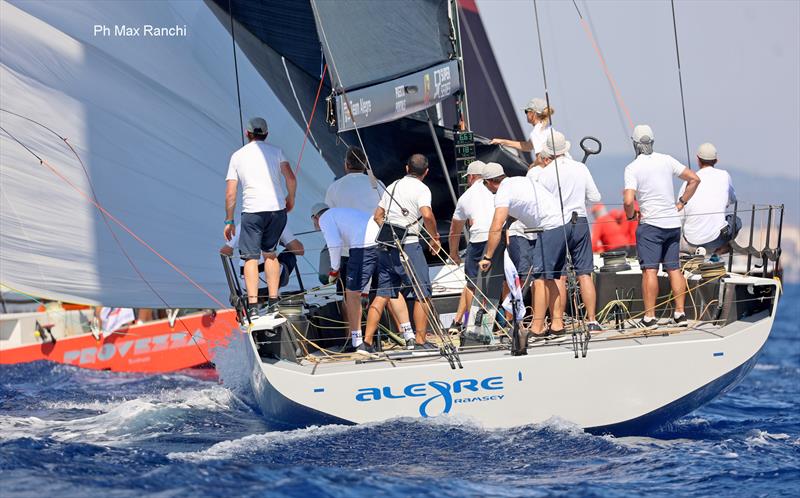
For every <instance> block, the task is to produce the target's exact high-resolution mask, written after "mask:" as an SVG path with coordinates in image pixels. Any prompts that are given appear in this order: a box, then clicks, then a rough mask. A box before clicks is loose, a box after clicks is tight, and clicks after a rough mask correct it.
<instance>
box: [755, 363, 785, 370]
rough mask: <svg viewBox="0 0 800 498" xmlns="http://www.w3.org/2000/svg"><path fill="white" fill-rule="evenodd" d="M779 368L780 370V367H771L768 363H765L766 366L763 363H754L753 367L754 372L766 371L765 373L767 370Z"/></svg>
mask: <svg viewBox="0 0 800 498" xmlns="http://www.w3.org/2000/svg"><path fill="white" fill-rule="evenodd" d="M780 368H781V367H780V365H771V364H769V363H766V364H764V363H756V366H755V367H754V369H755V370H767V371H769V370H778V369H780Z"/></svg>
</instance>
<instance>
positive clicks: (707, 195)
mask: <svg viewBox="0 0 800 498" xmlns="http://www.w3.org/2000/svg"><path fill="white" fill-rule="evenodd" d="M716 164H717V149H716V147H714V145H713V144H710V143H704V144H702V145H701V146H700V147H699V148H698V149H697V165H698V166H699V167H700V169H699V170H698V171H697V176H698V177H700V180H701V183H700V185H699V186H698V187H697V191H696V192H695V195H694V198H693V199H694V200H693V201H692V203H691V204H687V205H686V207H685V208H684V209H683V238H684V239H685V240H686V242H688V243H689V245H691V246H695V247H702V248H704V249H705V250H706V252H707V253H712V252H715V253H717V254H721V253H723V252H726V251H727V249H728V247H729V245H728V244H729V242H730V241H731V240H733V239H734V238H735V237H736V234H737V233H738V231H739V228H741V224H738V225H737V222H736V220H734V219H733V218H734V217H733V215H728V216H726V215H725V210H726V208H727V207H728V206H730V205H731V204H733V203H734V202H736V191H735V190H734V189H733V182H732V181H731V175H729V174H728V172H727V171H725V170H724V169H719V168H716V167H715V165H716ZM687 186H688V184H687V183H684V184H683V185H682V186H681V189H680V191H679V195H681V196H682V195H684V193H685V191H686V187H687Z"/></svg>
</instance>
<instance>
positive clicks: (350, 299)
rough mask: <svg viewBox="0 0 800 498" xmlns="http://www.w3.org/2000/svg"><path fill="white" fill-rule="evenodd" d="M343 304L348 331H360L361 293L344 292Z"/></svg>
mask: <svg viewBox="0 0 800 498" xmlns="http://www.w3.org/2000/svg"><path fill="white" fill-rule="evenodd" d="M344 304H345V308H346V309H347V323H348V324H349V325H350V331H351V332H352V331H354V330H361V292H359V291H350V290H349V291H345V293H344Z"/></svg>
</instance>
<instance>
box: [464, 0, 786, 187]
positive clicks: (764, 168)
mask: <svg viewBox="0 0 800 498" xmlns="http://www.w3.org/2000/svg"><path fill="white" fill-rule="evenodd" d="M576 3H577V6H578V8H579V9H580V10H581V12H582V14H583V16H584V18H585V19H586V20H587V21H588V22H589V23H590V25H591V26H592V31H593V33H594V36H595V39H596V40H597V42H598V44H599V47H600V50H601V51H602V53H603V55H604V58H605V61H606V64H607V66H608V68H609V71H610V72H611V74H612V76H613V78H614V80H615V81H616V84H617V86H618V88H619V92H620V94H621V97H622V99H623V100H624V103H625V105H626V106H627V108H628V109H629V111H630V114H631V118H632V120H633V121H634V122H635V123H637V124H638V123H647V124H650V125H651V126H652V128H653V131H654V134H655V138H656V143H655V148H656V150H657V151H659V152H665V153H669V154H672V155H673V156H675V157H676V158H678V159H680V160H681V161H682V162H684V163H686V162H687V154H686V145H685V140H684V127H683V117H682V112H681V97H680V87H679V80H678V66H677V61H676V51H675V38H674V35H673V24H672V11H671V7H670V2H669V1H667V0H648V1H641V0H640V1H634V0H629V1H613V0H592V1H586V0H577V2H576ZM477 4H478V8H479V10H480V13H481V17H482V19H483V22H484V26H485V28H486V31H487V34H488V37H489V41H490V43H491V44H492V48H493V50H494V53H495V57H496V58H497V61H498V64H499V66H500V68H501V72H502V73H503V77H504V80H505V83H506V87H507V88H508V91H509V94H510V96H511V100H512V102H513V103H514V105H515V106H519V107H521V106H523V105H524V104H525V103H526V102H527V101H528V100H529V99H530V98H532V97H536V96H544V84H543V78H542V66H541V61H540V57H539V47H538V44H537V39H536V21H535V17H534V5H533V1H532V0H478V2H477ZM538 8H539V21H540V25H541V28H542V44H543V51H544V59H545V61H544V63H545V71H546V74H547V80H548V87H549V88H548V90H549V93H550V99H551V103H552V106H553V107H554V108H555V110H556V113H555V115H554V117H553V125H554V126H555V128H556V129H559V130H561V131H563V132H564V133H565V134H566V135H567V138H568V139H570V140H571V141H572V142H573V143H574V144H575V143H576V142H577V140H578V139H579V138H580V137H582V136H584V135H594V136H597V137H598V138H600V139H601V141H602V142H603V147H604V154H608V155H610V156H614V155H620V156H624V157H627V158H629V157H630V156H631V145H630V139H629V138H628V137H630V129H629V126H628V124H627V118H625V117H624V113H622V112H620V111H619V110H618V106H617V103H616V101H615V98H614V92H613V91H612V88H611V86H610V85H609V83H608V81H607V79H606V76H605V74H604V72H603V69H602V65H601V63H600V59H599V57H598V56H597V54H596V52H595V50H594V48H593V47H592V44H591V41H590V39H589V37H588V36H587V34H586V32H585V31H584V28H583V27H582V25H581V23H580V21H579V17H578V13H577V11H576V9H575V6H574V5H573V2H571V1H567V0H539V4H538ZM675 13H676V25H677V32H678V42H679V50H680V58H681V74H682V76H683V87H684V97H685V102H686V120H687V128H688V137H689V149H690V155H691V157H692V161H694V154H695V151H696V149H697V146H698V145H699V144H700V143H702V142H706V141H708V142H712V143H714V144H715V145H716V147H717V149H718V155H719V160H720V162H719V166H720V167H725V168H726V169H730V170H732V171H735V170H739V171H742V172H748V173H750V174H756V175H763V176H768V177H783V178H786V179H790V180H792V181H793V182H795V187H796V191H797V195H798V197H800V29H798V26H800V2H798V1H796V0H785V1H784V0H778V1H750V0H738V1H721V0H719V1H692V2H689V1H676V2H675ZM467 88H469V82H467ZM517 119H519V120H520V121H521V122H522V124H523V130H529V129H530V126H529V125H527V124H526V123H525V122H524V117H523V115H522V113H521V112H519V113H517ZM621 166H624V165H621ZM693 166H694V165H693ZM767 188H768V187H767V186H765V190H766V189H767Z"/></svg>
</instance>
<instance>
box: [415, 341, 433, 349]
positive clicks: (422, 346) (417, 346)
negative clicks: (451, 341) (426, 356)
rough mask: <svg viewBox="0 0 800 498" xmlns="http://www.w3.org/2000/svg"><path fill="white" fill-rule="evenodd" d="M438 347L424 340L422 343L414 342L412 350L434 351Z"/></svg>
mask: <svg viewBox="0 0 800 498" xmlns="http://www.w3.org/2000/svg"><path fill="white" fill-rule="evenodd" d="M437 349H439V346H437V345H436V344H434V343H432V342H428V341H425V342H423V343H422V344H420V343H418V342H415V343H414V351H435V350H437Z"/></svg>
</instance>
